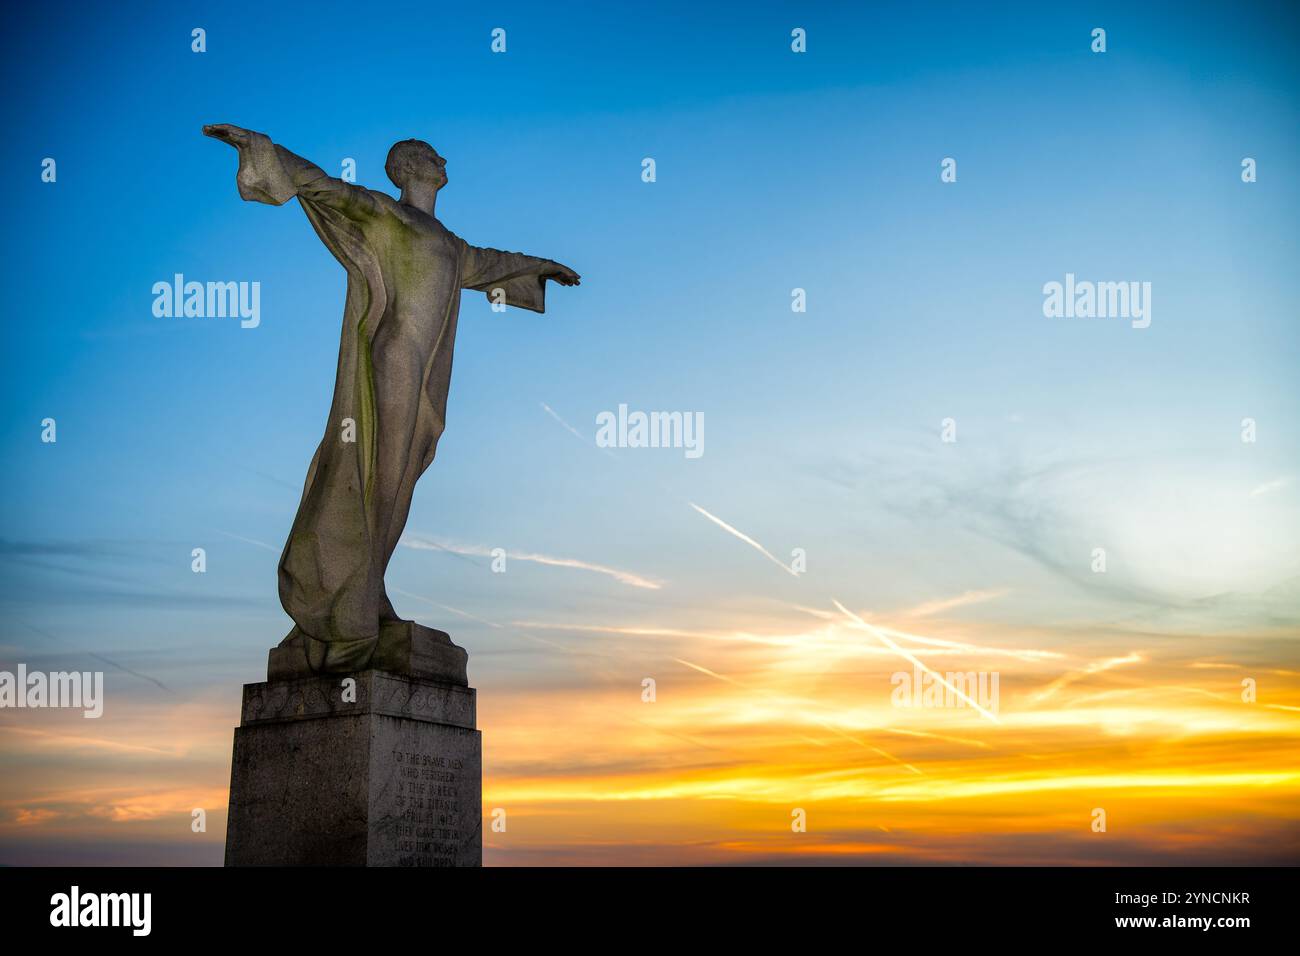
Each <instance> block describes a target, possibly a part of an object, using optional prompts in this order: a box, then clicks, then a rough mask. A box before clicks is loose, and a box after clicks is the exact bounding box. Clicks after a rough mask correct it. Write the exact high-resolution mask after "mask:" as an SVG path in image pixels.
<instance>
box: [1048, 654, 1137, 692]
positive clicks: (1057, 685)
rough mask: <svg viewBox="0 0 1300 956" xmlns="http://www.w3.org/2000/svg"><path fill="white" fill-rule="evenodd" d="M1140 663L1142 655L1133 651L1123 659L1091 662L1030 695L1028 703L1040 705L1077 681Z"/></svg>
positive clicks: (1112, 658)
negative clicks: (1115, 668) (1125, 665)
mask: <svg viewBox="0 0 1300 956" xmlns="http://www.w3.org/2000/svg"><path fill="white" fill-rule="evenodd" d="M1142 661H1143V657H1142V655H1141V654H1138V653H1137V652H1135V651H1130V652H1129V653H1128V654H1127V655H1125V656H1124V657H1108V658H1106V659H1105V660H1100V661H1093V662H1092V663H1091V664H1088V665H1087V666H1086V667H1084V668H1082V669H1080V670H1076V671H1067V672H1066V673H1064V674H1062V675H1061V676H1060V677H1058V678H1056V680H1054V681H1052V682H1051V683H1050V684H1048V685H1047V686H1046V687H1044V688H1043V689H1042V690H1040V691H1037V692H1036V693H1034V694H1031V695H1030V696H1029V703H1030V704H1031V705H1033V704H1041V703H1042V702H1043V701H1045V700H1047V698H1049V697H1051V696H1052V695H1053V694H1055V693H1056V692H1057V691H1058V690H1060V689H1061V688H1062V687H1065V686H1067V685H1069V684H1073V683H1074V682H1075V681H1077V680H1082V679H1083V678H1085V677H1089V676H1091V675H1093V674H1100V673H1101V672H1102V671H1108V670H1110V669H1111V668H1112V667H1119V666H1120V665H1121V664H1140V663H1142Z"/></svg>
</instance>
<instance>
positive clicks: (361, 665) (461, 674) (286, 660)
mask: <svg viewBox="0 0 1300 956" xmlns="http://www.w3.org/2000/svg"><path fill="white" fill-rule="evenodd" d="M468 660H469V654H468V653H466V651H465V649H464V648H463V647H458V646H456V645H455V644H454V643H452V640H451V635H449V634H447V632H446V631H439V630H435V629H434V628H431V627H425V626H424V625H423V624H417V623H415V622H414V621H401V620H388V621H381V622H380V624H379V636H378V637H375V638H362V639H360V640H355V641H328V642H327V641H318V640H316V638H314V637H311V636H310V635H308V634H304V633H303V632H302V630H301V629H300V628H298V627H297V626H295V627H294V629H293V630H292V631H290V632H289V635H288V636H287V637H286V638H285V639H284V640H283V641H281V642H280V645H279V646H278V647H275V648H272V650H271V654H270V660H269V662H268V666H267V675H266V676H267V680H297V679H299V678H302V677H316V676H318V675H320V674H354V673H356V672H358V671H364V670H381V671H387V672H388V673H390V674H400V675H403V676H407V677H418V678H421V679H422V680H435V681H443V682H445V683H449V684H459V685H460V686H462V687H468V686H469V678H468V676H467V674H466V672H465V665H466V663H467V662H468Z"/></svg>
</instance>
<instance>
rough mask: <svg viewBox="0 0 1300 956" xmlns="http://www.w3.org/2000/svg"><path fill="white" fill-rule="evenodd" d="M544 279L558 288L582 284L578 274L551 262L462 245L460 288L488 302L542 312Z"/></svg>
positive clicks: (544, 309) (544, 303)
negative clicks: (556, 283) (474, 292)
mask: <svg viewBox="0 0 1300 956" xmlns="http://www.w3.org/2000/svg"><path fill="white" fill-rule="evenodd" d="M547 279H550V280H552V281H553V282H558V283H560V285H577V284H578V283H579V282H581V281H582V280H581V277H580V276H579V275H578V273H576V272H574V271H573V270H572V269H570V268H569V267H568V266H564V265H560V263H558V262H556V261H554V260H553V259H539V258H537V257H536V256H526V255H524V254H523V253H522V252H504V251H502V250H501V249H489V248H487V247H486V246H471V245H470V244H469V243H465V250H464V253H463V254H462V256H461V276H460V285H461V288H462V289H474V290H475V291H478V292H485V293H487V297H488V300H489V301H491V302H501V303H503V304H505V305H513V306H517V307H519V308H521V309H530V310H532V311H533V312H544V311H546V308H545V305H546V280H547Z"/></svg>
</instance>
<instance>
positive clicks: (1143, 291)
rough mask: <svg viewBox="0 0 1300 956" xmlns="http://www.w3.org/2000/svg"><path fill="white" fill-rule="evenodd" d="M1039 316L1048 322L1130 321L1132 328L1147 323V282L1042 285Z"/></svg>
mask: <svg viewBox="0 0 1300 956" xmlns="http://www.w3.org/2000/svg"><path fill="white" fill-rule="evenodd" d="M1043 315H1045V316H1047V318H1049V319H1060V318H1066V319H1131V320H1132V326H1133V328H1135V329H1145V328H1146V327H1147V326H1149V325H1150V324H1151V283H1150V282H1088V281H1084V282H1077V281H1075V278H1074V273H1073V272H1067V273H1066V274H1065V282H1064V283H1061V282H1055V281H1053V282H1048V283H1046V284H1045V285H1044V286H1043Z"/></svg>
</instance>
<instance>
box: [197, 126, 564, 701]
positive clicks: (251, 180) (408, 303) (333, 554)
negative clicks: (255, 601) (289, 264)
mask: <svg viewBox="0 0 1300 956" xmlns="http://www.w3.org/2000/svg"><path fill="white" fill-rule="evenodd" d="M203 132H204V134H205V135H207V136H211V137H213V138H214V139H219V140H221V141H222V142H224V143H229V144H230V145H231V146H234V147H235V148H236V149H238V150H239V175H238V178H237V182H238V186H239V195H240V196H242V197H243V198H244V199H248V200H253V201H256V202H264V203H271V204H273V205H277V206H278V205H281V204H283V203H285V202H287V201H288V200H289V199H290V198H291V197H293V196H297V197H298V201H299V203H301V204H302V208H303V210H304V211H305V212H306V213H307V218H308V219H309V220H310V221H311V224H312V226H313V228H315V230H316V234H317V235H318V236H320V238H321V241H323V242H324V243H325V245H326V246H327V247H328V248H329V250H330V252H331V253H333V254H334V257H335V258H336V259H338V260H339V262H340V263H342V264H343V267H344V268H345V269H346V270H347V273H348V290H347V303H346V305H345V308H344V312H343V338H342V342H341V343H340V345H339V364H338V377H337V379H336V381H335V384H334V402H333V405H332V406H331V407H330V414H329V423H328V425H327V426H326V429H325V437H324V438H323V439H322V440H321V443H320V446H319V447H318V448H317V449H316V455H315V457H314V458H313V459H312V463H311V467H310V469H308V471H307V481H306V484H305V486H304V488H303V493H302V502H301V504H300V505H299V506H298V514H297V517H296V518H295V519H294V522H293V529H292V530H291V531H290V533H289V540H288V542H287V543H286V544H285V547H284V553H283V555H282V557H281V558H280V602H281V604H283V605H284V609H285V611H287V612H288V614H289V616H290V617H291V618H293V621H294V624H295V627H294V629H293V630H292V631H291V632H290V634H289V636H288V637H287V638H285V640H284V641H283V642H282V643H281V645H280V647H279V648H277V649H276V650H275V651H272V653H271V668H270V669H271V675H270V676H271V677H273V678H274V677H294V676H306V675H308V674H311V673H320V672H324V673H339V672H348V671H355V670H361V669H363V668H365V667H368V666H369V667H382V668H384V669H388V670H397V671H399V672H405V673H418V674H422V675H423V676H426V677H437V678H441V679H444V680H450V681H454V682H456V683H460V684H464V683H466V678H465V657H466V655H465V652H464V651H463V650H461V649H460V648H458V647H456V646H455V645H454V644H452V643H451V639H450V638H449V637H448V636H447V635H446V634H445V633H443V632H441V631H436V630H433V629H430V628H424V627H421V626H420V625H418V624H415V623H413V622H411V621H403V620H401V619H400V618H398V616H397V613H396V612H395V611H394V610H393V605H392V602H391V601H389V599H388V595H387V593H386V592H385V589H384V570H385V568H387V566H388V561H389V558H391V557H392V554H393V549H394V548H396V547H397V541H398V539H399V538H400V537H401V535H402V528H403V527H404V526H405V524H406V516H407V512H408V511H409V510H410V506H411V494H412V492H413V491H414V490H415V483H416V481H417V480H418V479H419V477H420V475H421V474H423V472H424V470H425V469H426V468H428V467H429V464H430V462H432V461H433V456H434V452H435V450H436V448H437V445H438V437H439V436H440V435H441V434H442V430H443V426H444V423H445V418H446V410H447V388H448V385H449V383H450V380H451V359H452V347H453V345H454V342H455V338H456V316H457V313H458V312H459V309H460V292H461V289H477V290H480V291H483V292H486V293H487V294H488V297H489V299H490V300H491V301H493V302H502V303H505V304H506V305H514V306H519V307H520V308H524V309H531V310H532V311H534V312H542V311H544V299H545V289H546V280H547V279H552V280H554V281H556V282H558V283H560V284H561V285H577V284H578V282H579V277H578V274H577V273H575V272H574V271H573V270H572V269H570V268H568V267H567V266H562V265H560V264H559V263H558V262H553V261H551V260H550V259H537V258H534V257H533V256H525V255H522V254H520V253H517V252H501V251H500V250H498V249H485V248H480V247H478V246H471V245H470V244H469V243H467V242H465V240H463V239H461V238H460V237H459V236H457V235H456V234H455V233H452V232H450V231H449V230H448V229H447V228H446V227H444V226H443V224H442V223H441V222H439V221H438V220H437V219H436V218H435V217H434V213H433V210H434V203H435V201H436V199H437V197H438V190H439V189H441V188H442V187H443V186H444V185H446V183H447V172H446V166H447V161H446V160H445V159H443V158H442V157H441V156H439V155H438V153H437V151H436V150H434V148H433V147H432V146H430V145H429V144H428V143H424V142H421V141H419V140H414V139H408V140H404V141H402V142H400V143H397V144H396V145H395V146H393V148H392V149H391V150H389V153H388V161H387V163H385V164H384V169H385V171H386V172H387V173H388V178H389V179H391V180H392V181H393V182H394V183H395V184H396V185H397V186H398V187H399V188H400V189H401V198H400V199H397V200H394V199H393V198H392V197H390V196H388V195H386V194H384V193H381V192H378V191H376V190H371V189H366V188H364V187H362V186H357V185H353V184H349V183H345V182H343V181H342V180H339V179H335V178H333V177H331V176H327V175H325V173H324V172H323V171H322V170H321V169H320V168H319V167H317V166H315V165H313V164H312V163H309V162H308V161H306V160H305V159H303V158H301V157H299V156H296V155H294V154H293V153H291V152H289V151H288V150H286V149H285V148H284V147H282V146H277V145H275V144H274V143H272V142H271V140H270V139H268V138H267V137H266V136H265V135H263V134H261V133H254V132H252V131H250V130H246V129H241V128H239V127H238V126H230V125H228V124H224V123H223V124H218V125H215V126H205V127H203Z"/></svg>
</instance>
